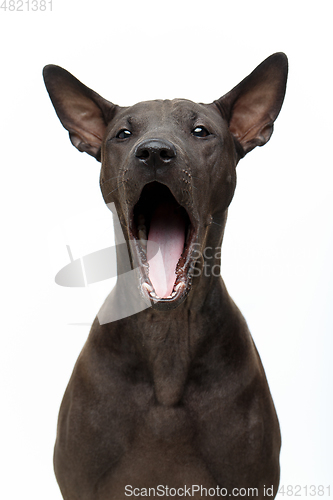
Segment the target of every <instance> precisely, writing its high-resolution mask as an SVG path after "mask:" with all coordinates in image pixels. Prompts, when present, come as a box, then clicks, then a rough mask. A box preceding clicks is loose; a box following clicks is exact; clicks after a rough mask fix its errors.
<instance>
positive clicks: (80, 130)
mask: <svg viewBox="0 0 333 500" xmlns="http://www.w3.org/2000/svg"><path fill="white" fill-rule="evenodd" d="M43 77H44V82H45V85H46V88H47V91H48V93H49V96H50V98H51V101H52V104H53V106H54V108H55V110H56V113H57V115H58V117H59V119H60V121H61V123H62V124H63V126H64V127H65V128H66V129H67V130H68V131H69V136H70V139H71V141H72V144H73V145H74V146H75V147H76V148H77V149H78V150H79V151H85V152H86V153H88V154H90V155H91V156H94V157H95V158H96V159H97V160H99V161H100V154H101V144H102V139H103V136H104V133H105V129H106V126H107V124H108V122H109V121H110V120H111V118H112V116H113V114H114V112H115V108H116V107H117V106H115V105H114V104H112V103H111V102H109V101H107V100H106V99H103V97H101V96H100V95H98V94H96V92H94V91H93V90H91V89H89V88H88V87H86V86H85V85H83V83H81V82H80V81H79V80H77V79H76V78H75V77H74V76H73V75H71V74H70V73H69V72H68V71H66V70H65V69H63V68H60V66H55V65H53V64H50V65H48V66H45V68H44V70H43Z"/></svg>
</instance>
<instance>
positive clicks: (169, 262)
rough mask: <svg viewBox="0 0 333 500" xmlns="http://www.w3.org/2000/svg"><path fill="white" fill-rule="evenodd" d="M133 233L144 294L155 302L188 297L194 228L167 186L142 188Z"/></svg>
mask: <svg viewBox="0 0 333 500" xmlns="http://www.w3.org/2000/svg"><path fill="white" fill-rule="evenodd" d="M130 232H131V233H132V234H131V239H132V241H133V243H134V248H135V253H136V255H137V257H138V260H139V262H138V265H139V267H140V277H141V289H142V291H143V293H144V294H145V295H147V294H148V297H149V298H150V299H151V300H152V301H153V302H157V301H158V302H174V301H176V300H177V302H178V299H180V298H185V296H186V295H187V293H188V291H189V289H190V285H191V273H190V262H191V258H190V255H191V253H192V251H191V249H192V245H193V243H194V239H195V230H194V226H193V224H192V223H191V220H190V216H189V214H188V213H187V211H186V210H185V208H184V207H182V206H181V205H180V204H179V203H178V202H177V201H176V199H175V197H174V196H173V194H172V193H171V191H170V189H169V188H168V187H167V186H165V185H163V184H160V183H158V182H152V183H150V184H147V185H146V186H145V187H144V188H143V190H142V193H141V196H140V198H139V201H138V202H137V203H136V205H135V206H134V209H133V213H132V217H131V224H130Z"/></svg>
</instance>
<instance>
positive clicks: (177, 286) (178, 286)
mask: <svg viewBox="0 0 333 500" xmlns="http://www.w3.org/2000/svg"><path fill="white" fill-rule="evenodd" d="M182 286H183V284H182V282H180V283H178V285H176V286H175V288H174V291H175V292H178V290H179V288H181V287H182Z"/></svg>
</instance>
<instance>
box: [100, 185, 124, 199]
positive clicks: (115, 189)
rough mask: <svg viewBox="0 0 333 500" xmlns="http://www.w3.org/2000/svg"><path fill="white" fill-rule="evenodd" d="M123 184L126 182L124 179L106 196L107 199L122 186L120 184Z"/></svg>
mask: <svg viewBox="0 0 333 500" xmlns="http://www.w3.org/2000/svg"><path fill="white" fill-rule="evenodd" d="M122 184H124V181H122V182H121V183H120V184H119V185H118V186H117V187H116V188H114V189H113V190H112V191H110V192H109V193H108V194H107V195H105V196H104V199H106V198H107V197H108V196H110V194H112V193H114V192H115V191H117V189H119V188H120V186H122Z"/></svg>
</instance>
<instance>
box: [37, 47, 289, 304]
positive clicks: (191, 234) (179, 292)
mask: <svg viewBox="0 0 333 500" xmlns="http://www.w3.org/2000/svg"><path fill="white" fill-rule="evenodd" d="M287 68H288V65H287V58H286V56H285V55H284V54H282V53H277V54H274V55H272V56H270V57H269V58H268V59H266V60H265V61H264V62H263V63H261V64H260V65H259V66H258V67H257V68H256V69H255V70H254V71H253V72H252V73H251V74H250V75H249V76H247V77H246V78H245V79H244V80H243V81H242V82H241V83H240V84H239V85H237V86H236V87H235V88H234V89H233V90H231V91H230V92H229V93H228V94H226V95H224V96H223V97H221V98H220V99H218V100H217V101H214V102H213V103H211V104H197V103H193V102H191V101H188V100H185V99H175V100H172V101H169V100H164V101H163V100H156V101H147V102H141V103H138V104H135V105H134V106H130V107H120V106H117V105H114V104H112V103H111V102H109V101H107V100H105V99H103V98H102V97H101V96H99V95H98V94H96V93H95V92H94V91H92V90H91V89H89V88H87V87H86V86H85V85H83V84H82V83H81V82H79V81H78V80H77V79H76V78H74V77H73V76H72V75H71V74H70V73H68V72H67V71H66V70H64V69H62V68H60V67H59V66H54V65H49V66H46V67H45V68H44V80H45V84H46V87H47V90H48V92H49V95H50V97H51V100H52V103H53V105H54V107H55V109H56V112H57V115H58V117H59V118H60V120H61V122H62V124H63V126H64V127H65V128H66V129H67V130H68V131H69V134H70V139H71V141H72V143H73V145H74V146H75V147H77V148H78V149H79V151H84V152H86V153H88V154H90V155H92V156H94V157H95V158H96V159H97V160H99V161H101V163H102V168H101V181H100V182H101V189H102V193H103V197H104V200H105V202H106V203H110V202H114V203H115V206H116V209H117V213H118V216H119V219H120V222H121V225H122V228H123V232H124V236H125V238H126V240H127V241H128V242H129V243H130V245H129V246H130V248H131V262H132V265H133V267H137V266H138V267H139V268H140V277H141V291H142V293H143V294H145V295H146V297H148V298H149V299H150V300H151V302H152V304H153V305H154V304H155V305H156V306H158V307H160V308H161V307H162V308H163V307H164V308H173V307H175V306H177V305H178V304H179V303H181V302H182V301H183V300H184V298H185V297H186V296H187V294H188V292H189V290H190V288H191V282H192V276H193V274H194V272H193V271H194V269H195V267H196V266H199V267H200V265H202V262H201V260H202V259H201V257H202V255H203V249H204V248H205V246H207V244H210V245H212V246H213V247H215V248H216V247H217V246H218V245H220V244H221V240H222V234H223V228H224V224H225V220H226V213H227V208H228V206H229V204H230V202H231V200H232V197H233V193H234V190H235V186H236V168H235V167H236V165H237V163H238V161H239V159H240V158H242V157H243V156H244V155H245V154H246V153H248V152H249V151H251V150H252V149H253V148H254V147H256V146H262V145H263V144H265V143H266V142H267V141H268V140H269V138H270V136H271V134H272V131H273V123H274V120H275V119H276V117H277V116H278V114H279V111H280V109H281V105H282V102H283V99H284V94H285V87H286V79H287ZM157 250H158V252H157ZM156 252H157V253H156ZM200 259H201V260H200ZM148 261H149V264H148Z"/></svg>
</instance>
